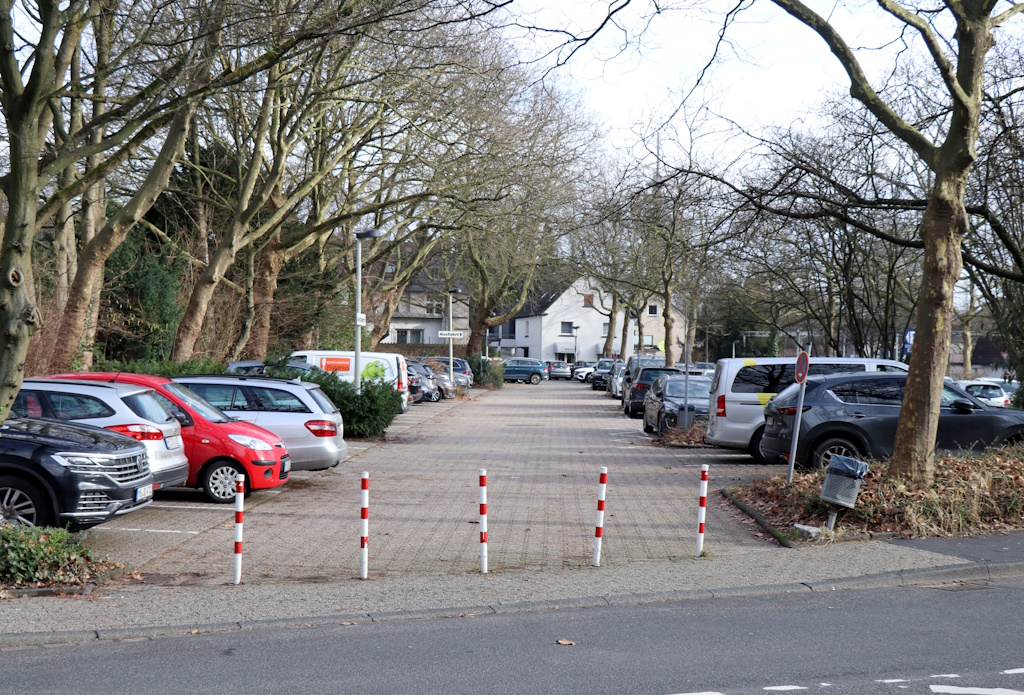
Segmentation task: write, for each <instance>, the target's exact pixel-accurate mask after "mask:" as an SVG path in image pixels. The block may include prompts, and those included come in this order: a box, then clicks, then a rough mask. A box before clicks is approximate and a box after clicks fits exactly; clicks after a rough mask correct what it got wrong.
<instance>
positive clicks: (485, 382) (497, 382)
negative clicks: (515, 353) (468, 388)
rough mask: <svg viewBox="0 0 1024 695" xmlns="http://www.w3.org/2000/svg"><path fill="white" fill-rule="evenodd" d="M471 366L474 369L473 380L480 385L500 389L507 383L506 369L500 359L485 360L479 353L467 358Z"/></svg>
mask: <svg viewBox="0 0 1024 695" xmlns="http://www.w3.org/2000/svg"><path fill="white" fill-rule="evenodd" d="M466 361H467V362H469V368H470V369H472V370H473V381H474V383H476V384H479V385H480V386H487V387H489V388H493V389H500V388H501V387H502V386H503V385H504V384H505V369H504V368H503V367H502V364H501V362H500V361H498V360H485V359H482V358H481V357H480V354H479V353H475V354H472V355H470V356H468V357H467V358H466Z"/></svg>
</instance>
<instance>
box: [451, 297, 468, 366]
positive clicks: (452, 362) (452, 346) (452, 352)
mask: <svg viewBox="0 0 1024 695" xmlns="http://www.w3.org/2000/svg"><path fill="white" fill-rule="evenodd" d="M455 294H462V290H460V289H459V288H458V287H453V288H451V289H450V290H448V333H449V336H448V382H449V383H451V384H454V383H455V338H453V337H452V336H451V333H452V331H454V330H455V321H454V318H455V317H454V316H453V315H452V295H455ZM467 357H468V355H467Z"/></svg>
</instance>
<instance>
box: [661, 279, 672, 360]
mask: <svg viewBox="0 0 1024 695" xmlns="http://www.w3.org/2000/svg"><path fill="white" fill-rule="evenodd" d="M661 300H662V302H664V304H665V306H664V307H662V317H661V319H662V323H663V324H664V325H665V366H666V367H672V366H674V365H675V363H676V355H675V351H674V350H673V349H672V342H673V340H675V326H676V319H675V317H674V316H673V315H672V291H671V290H665V292H664V294H663V295H662V297H661Z"/></svg>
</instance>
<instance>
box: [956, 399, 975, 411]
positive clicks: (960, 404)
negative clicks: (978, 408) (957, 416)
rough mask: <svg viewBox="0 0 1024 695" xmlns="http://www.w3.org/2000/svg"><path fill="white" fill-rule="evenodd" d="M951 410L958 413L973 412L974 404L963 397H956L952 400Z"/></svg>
mask: <svg viewBox="0 0 1024 695" xmlns="http://www.w3.org/2000/svg"><path fill="white" fill-rule="evenodd" d="M953 410H955V411H956V412H958V413H973V412H974V404H973V403H971V402H970V401H969V400H967V399H965V398H957V399H956V400H955V401H953Z"/></svg>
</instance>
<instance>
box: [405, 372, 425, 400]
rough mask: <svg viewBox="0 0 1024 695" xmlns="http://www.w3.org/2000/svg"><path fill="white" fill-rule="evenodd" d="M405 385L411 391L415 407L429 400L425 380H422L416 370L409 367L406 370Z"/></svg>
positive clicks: (410, 398)
mask: <svg viewBox="0 0 1024 695" xmlns="http://www.w3.org/2000/svg"><path fill="white" fill-rule="evenodd" d="M405 383H406V388H408V389H409V402H410V403H412V404H414V405H415V404H416V403H422V402H423V401H425V400H427V387H426V385H425V384H424V383H423V379H422V378H420V375H419V374H418V373H417V372H416V370H415V369H413V368H412V367H410V366H408V365H406V368H405Z"/></svg>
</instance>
